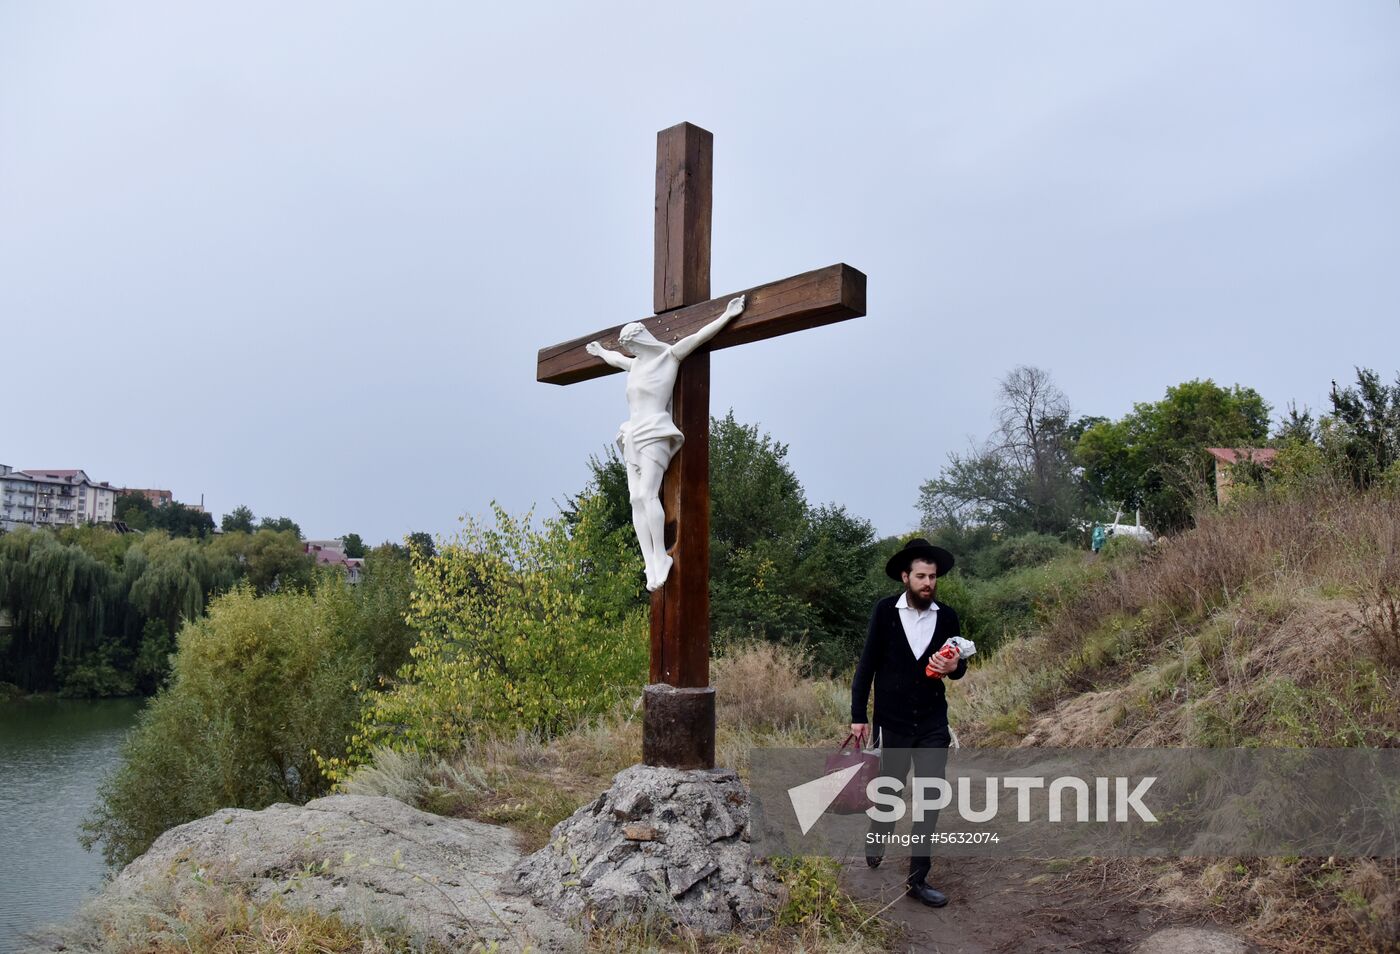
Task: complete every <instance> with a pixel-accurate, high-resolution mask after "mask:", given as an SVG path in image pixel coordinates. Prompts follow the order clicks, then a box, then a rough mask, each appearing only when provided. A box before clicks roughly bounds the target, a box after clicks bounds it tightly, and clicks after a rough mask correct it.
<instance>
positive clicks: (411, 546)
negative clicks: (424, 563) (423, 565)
mask: <svg viewBox="0 0 1400 954" xmlns="http://www.w3.org/2000/svg"><path fill="white" fill-rule="evenodd" d="M404 544H405V546H407V548H408V550H409V551H410V552H412V553H416V554H418V556H420V557H422V558H423V559H425V560H431V559H432V558H433V557H435V556H437V545H436V544H434V543H433V535H432V534H431V533H428V532H427V531H425V530H416V531H414V532H413V533H410V534H409V535H408V536H406V537H404Z"/></svg>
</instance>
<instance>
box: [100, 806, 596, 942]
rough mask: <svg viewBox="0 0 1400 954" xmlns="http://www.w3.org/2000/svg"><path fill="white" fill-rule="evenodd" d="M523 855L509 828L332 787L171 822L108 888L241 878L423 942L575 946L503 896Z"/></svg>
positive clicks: (566, 932)
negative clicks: (311, 796) (298, 799)
mask: <svg viewBox="0 0 1400 954" xmlns="http://www.w3.org/2000/svg"><path fill="white" fill-rule="evenodd" d="M519 858H520V852H519V850H518V849H517V848H516V846H515V835H514V833H512V832H511V831H510V830H509V829H505V828H501V827H498V826H495V825H486V824H482V823H480V822H475V821H469V820H466V819H458V818H444V817H441V816H438V815H431V814H428V813H427V812H422V811H419V810H417V809H416V808H412V807H410V806H408V805H405V804H403V803H402V802H399V801H395V800H394V799H391V798H385V797H380V796H365V795H333V796H330V797H327V798H318V799H316V800H314V801H310V802H307V803H306V804H305V805H286V804H278V805H273V806H271V807H269V808H266V809H263V810H262V811H256V812H254V811H246V810H243V809H237V808H226V809H223V810H221V811H218V812H215V813H214V814H213V815H210V816H208V817H207V818H202V819H200V820H198V821H193V822H190V823H189V824H186V825H180V826H179V827H177V828H172V829H170V830H169V831H167V832H166V833H165V834H163V835H161V836H160V837H159V838H158V839H156V841H155V843H154V844H153V845H151V847H150V849H149V850H148V851H147V852H146V853H145V854H144V855H142V856H141V857H140V858H137V859H136V860H135V861H133V862H132V863H131V864H129V865H127V866H126V868H125V869H123V870H122V872H121V874H119V875H118V876H117V877H116V878H115V879H114V880H113V881H112V882H111V884H109V885H108V886H107V888H106V889H105V890H104V892H103V894H104V895H110V896H113V897H115V898H122V897H126V896H130V895H132V894H135V893H137V892H140V891H141V890H142V888H143V885H146V884H147V883H149V882H151V881H152V880H153V879H167V878H168V879H174V880H175V881H176V882H177V885H178V884H180V883H189V885H190V887H191V888H193V887H194V883H195V882H197V881H201V880H202V881H206V882H216V883H217V882H222V883H232V882H237V883H239V884H240V886H241V887H242V888H243V889H244V890H246V891H247V892H248V894H249V896H250V897H251V898H252V899H253V900H254V901H257V902H263V901H266V900H268V899H270V898H272V897H273V896H275V895H281V896H282V901H283V903H285V904H287V905H288V906H308V907H312V908H315V909H316V910H318V911H322V912H325V913H334V914H336V915H338V916H339V917H341V918H342V919H343V920H345V921H347V922H349V923H365V924H385V923H398V924H401V925H402V926H404V927H405V928H407V929H408V930H409V931H411V932H412V933H414V934H417V935H418V936H420V937H422V938H425V939H427V938H431V939H433V940H436V941H439V942H441V943H443V944H445V945H448V946H452V947H456V946H467V945H470V944H471V942H473V941H477V940H483V941H488V942H489V941H496V942H498V943H499V944H500V945H501V948H502V949H503V950H524V949H526V948H529V949H531V950H536V951H539V950H544V951H569V950H575V949H578V948H579V947H580V945H581V938H580V937H579V935H578V934H577V933H576V932H574V931H573V930H572V929H570V928H568V927H566V926H565V925H564V924H562V923H561V922H560V921H559V920H558V919H557V918H553V917H549V916H548V915H546V914H545V913H544V912H543V911H541V910H539V909H538V908H537V907H535V906H534V905H531V904H530V903H529V902H528V901H526V900H524V899H522V898H519V897H506V896H503V895H502V894H501V893H500V892H499V890H498V888H499V884H500V879H501V876H502V875H503V874H504V873H505V872H506V871H507V870H508V869H509V868H510V867H511V866H512V865H513V864H515V863H516V861H518V860H519Z"/></svg>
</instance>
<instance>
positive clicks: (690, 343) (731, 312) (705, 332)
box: [671, 295, 748, 361]
mask: <svg viewBox="0 0 1400 954" xmlns="http://www.w3.org/2000/svg"><path fill="white" fill-rule="evenodd" d="M747 299H748V296H747V295H740V296H739V297H738V298H731V299H730V300H729V307H728V308H726V309H724V314H722V315H720V316H719V317H718V318H716V319H715V320H714V321H712V322H710V323H709V324H708V325H706V326H705V327H703V328H701V329H700V330H699V331H697V332H695V334H693V335H688V336H687V337H684V338H682V339H681V340H680V341H677V342H676V343H675V344H673V345H671V353H672V354H673V355H675V356H676V359H677V360H680V361H684V360H685V359H686V357H687V356H689V355H690V353H691V352H692V351H694V350H695V349H696V348H698V347H700V346H701V345H702V344H705V343H706V342H708V341H709V340H710V339H711V338H713V337H714V336H715V335H717V334H719V333H720V330H721V329H722V328H723V327H724V326H725V325H727V324H729V322H730V321H731V320H733V319H734V318H735V317H737V316H738V314H739V313H740V312H741V311H743V310H744V302H745V301H746V300H747Z"/></svg>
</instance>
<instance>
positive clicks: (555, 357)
mask: <svg viewBox="0 0 1400 954" xmlns="http://www.w3.org/2000/svg"><path fill="white" fill-rule="evenodd" d="M740 294H746V295H748V296H749V298H748V304H747V305H746V306H745V308H744V313H743V314H741V315H740V316H739V317H738V318H735V319H734V320H733V321H732V322H730V323H729V325H728V326H726V327H725V329H724V330H723V331H721V332H720V333H719V334H718V335H717V336H716V337H715V338H714V339H713V340H712V341H711V342H710V344H709V350H711V351H718V350H720V349H721V348H730V347H733V346H734V345H740V344H747V343H749V342H751V341H762V340H764V339H765V338H776V337H777V336H779V335H785V334H790V333H792V332H794V331H801V330H803V329H805V328H816V327H818V326H820V325H828V324H831V323H833V322H837V321H845V320H846V319H848V318H858V317H860V316H861V315H863V314H865V274H864V273H863V272H861V271H859V270H858V269H854V268H852V267H851V266H849V265H845V264H840V265H828V266H827V267H826V268H819V269H817V270H816V271H812V272H806V273H804V274H802V275H794V276H793V277H791V278H784V279H782V280H781V281H776V282H770V283H769V284H767V285H759V286H758V287H757V288H750V289H748V290H747V291H743V290H741V291H736V292H731V293H730V294H728V295H720V296H718V297H716V298H712V299H710V300H709V301H707V302H701V303H700V304H698V305H688V306H686V307H684V308H677V309H676V310H675V311H670V312H667V313H665V314H662V315H655V316H653V317H651V318H644V319H642V324H644V325H646V327H647V330H649V331H650V332H651V333H652V334H654V335H655V336H656V337H657V338H659V339H660V340H662V341H666V342H673V341H679V340H680V339H681V338H684V337H685V336H686V335H689V334H692V333H693V332H695V331H697V330H699V329H700V328H701V326H703V325H705V324H706V323H708V322H710V321H712V320H714V319H715V318H718V317H719V316H720V314H721V313H722V312H723V311H724V307H725V305H726V304H727V303H728V302H729V299H731V298H733V297H734V296H735V295H740ZM622 327H623V326H622V325H614V326H613V327H611V328H606V329H604V330H602V331H599V332H596V333H594V334H591V335H584V336H583V337H581V338H575V339H573V340H572V341H565V342H562V343H560V344H557V345H552V346H550V347H548V348H541V349H540V353H539V359H538V363H537V365H536V380H539V381H542V382H545V383H546V384H574V383H575V382H578V381H587V380H589V379H590V378H600V377H602V376H604V375H607V374H614V373H616V369H614V368H613V367H611V366H610V365H608V364H606V363H604V362H603V361H602V360H601V359H599V358H595V357H593V356H592V355H591V354H589V353H588V352H587V351H585V350H583V349H584V346H585V345H587V344H588V342H590V341H600V342H602V344H603V347H605V348H612V349H618V348H619V345H618V341H617V336H618V332H620V331H621V330H622Z"/></svg>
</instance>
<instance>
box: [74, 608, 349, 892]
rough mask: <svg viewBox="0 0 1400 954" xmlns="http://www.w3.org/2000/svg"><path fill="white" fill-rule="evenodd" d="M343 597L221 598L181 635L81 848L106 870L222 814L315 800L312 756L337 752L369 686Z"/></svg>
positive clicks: (322, 784) (317, 789)
mask: <svg viewBox="0 0 1400 954" xmlns="http://www.w3.org/2000/svg"><path fill="white" fill-rule="evenodd" d="M349 589H350V588H349V587H344V586H328V587H323V588H322V589H320V590H318V591H317V592H315V593H314V594H313V593H304V592H279V593H275V594H272V595H270V596H264V597H257V596H255V595H254V593H253V591H252V590H251V589H250V588H248V587H246V586H244V587H240V588H238V589H235V590H233V591H232V592H229V593H226V594H224V595H223V596H221V597H219V598H218V599H217V600H215V601H214V603H213V604H212V605H211V606H210V607H209V614H208V615H207V616H205V617H203V618H202V619H199V620H197V621H195V622H192V623H189V624H188V625H187V626H186V627H185V628H184V629H183V630H182V632H181V634H180V641H179V643H180V648H179V651H178V652H177V653H176V655H175V660H174V668H173V671H172V675H171V682H170V685H169V687H168V688H167V689H166V690H165V691H163V692H161V693H160V694H159V695H157V696H156V697H155V699H154V700H153V701H152V702H151V704H150V705H149V706H148V707H147V708H146V710H145V711H144V712H143V713H142V716H141V719H140V721H139V723H138V725H137V728H136V729H135V730H134V731H133V732H132V733H131V735H130V736H129V737H128V740H127V742H126V743H125V745H124V746H123V749H122V764H121V766H120V767H119V768H118V770H117V771H116V773H115V774H114V775H113V776H112V777H111V778H110V779H109V780H108V781H106V782H105V783H103V784H102V786H101V787H100V789H99V802H98V805H97V807H96V808H95V809H94V811H93V813H92V815H91V816H90V817H89V818H88V819H87V820H86V821H85V822H84V823H83V831H84V835H83V841H84V843H85V844H86V845H87V846H88V847H93V846H94V845H97V844H100V845H101V848H102V853H103V855H104V857H105V858H106V860H107V862H108V863H109V864H114V865H121V864H125V863H126V862H128V861H130V860H131V859H133V858H135V857H136V856H137V855H139V854H141V853H142V852H143V851H145V850H146V848H147V847H149V846H150V844H151V842H152V841H153V840H154V839H155V838H156V837H157V836H158V835H160V834H161V833H162V832H164V831H165V830H167V829H168V828H170V827H172V826H174V825H179V824H182V823H184V822H187V821H190V820H192V819H195V818H201V817H203V816H205V815H208V814H210V813H211V812H213V811H215V810H217V809H219V808H225V807H237V808H250V809H257V808H263V807H265V806H267V805H270V804H272V803H273V802H302V801H305V800H306V799H308V798H312V797H315V796H317V795H320V794H323V793H324V792H325V791H326V790H327V789H328V787H329V781H328V779H327V778H326V776H325V775H324V774H323V773H322V771H321V767H320V764H319V762H318V761H317V755H318V754H320V755H322V756H323V757H331V758H335V757H338V756H340V755H341V753H343V752H344V750H345V739H346V737H347V736H348V734H349V731H350V729H351V727H352V725H353V724H354V720H355V718H356V715H357V713H358V710H359V706H360V698H359V695H358V693H357V692H356V690H355V687H356V686H363V685H364V684H365V682H366V681H367V680H368V678H369V671H370V658H371V654H370V652H369V649H368V647H366V646H365V645H363V644H361V643H358V642H356V640H355V638H354V635H353V634H354V627H347V626H345V625H344V622H345V621H346V619H348V618H350V617H351V616H353V614H354V607H353V596H352V595H351V594H350V593H349Z"/></svg>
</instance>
